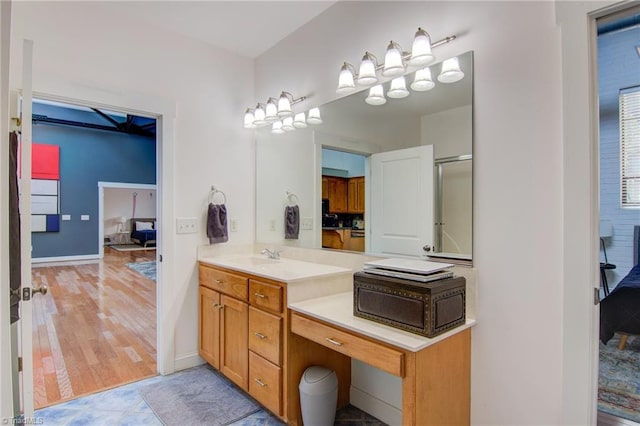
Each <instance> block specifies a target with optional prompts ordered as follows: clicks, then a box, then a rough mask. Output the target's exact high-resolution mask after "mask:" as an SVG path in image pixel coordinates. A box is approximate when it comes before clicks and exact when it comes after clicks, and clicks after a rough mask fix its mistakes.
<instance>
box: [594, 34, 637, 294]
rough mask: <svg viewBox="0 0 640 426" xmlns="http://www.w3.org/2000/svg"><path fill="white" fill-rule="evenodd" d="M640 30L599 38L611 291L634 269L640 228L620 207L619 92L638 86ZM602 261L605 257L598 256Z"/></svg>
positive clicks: (633, 213)
mask: <svg viewBox="0 0 640 426" xmlns="http://www.w3.org/2000/svg"><path fill="white" fill-rule="evenodd" d="M638 44H640V27H635V28H631V29H627V30H624V31H616V32H611V33H608V34H603V35H601V36H599V37H598V85H599V97H600V218H601V219H605V220H609V221H611V223H612V224H613V237H612V238H606V239H605V246H606V250H607V257H608V260H609V263H613V264H615V265H616V266H617V268H616V269H615V270H612V271H607V277H608V278H609V288H610V289H613V288H614V287H615V285H616V284H617V283H618V282H619V281H620V279H622V278H623V277H624V276H625V275H626V274H627V273H628V272H629V270H630V269H631V268H632V267H633V263H632V260H633V245H632V244H633V225H640V210H638V209H629V208H625V209H623V208H621V207H620V128H619V105H618V96H619V92H620V89H624V88H627V87H631V86H638V85H640V57H639V56H638V53H637V52H636V49H635V46H637V45H638ZM600 259H601V261H604V255H603V253H602V250H601V253H600Z"/></svg>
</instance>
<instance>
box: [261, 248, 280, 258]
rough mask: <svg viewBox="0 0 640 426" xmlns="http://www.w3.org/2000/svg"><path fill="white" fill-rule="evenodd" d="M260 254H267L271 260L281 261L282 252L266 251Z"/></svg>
mask: <svg viewBox="0 0 640 426" xmlns="http://www.w3.org/2000/svg"><path fill="white" fill-rule="evenodd" d="M260 254H266V255H267V257H268V258H269V259H280V252H279V251H277V250H273V251H272V250H269V249H264V250H262V251H261V252H260Z"/></svg>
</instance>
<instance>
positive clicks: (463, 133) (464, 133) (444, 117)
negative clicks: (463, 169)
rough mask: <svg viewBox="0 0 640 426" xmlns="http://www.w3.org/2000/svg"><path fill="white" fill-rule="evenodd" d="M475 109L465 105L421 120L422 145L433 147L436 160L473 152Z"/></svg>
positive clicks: (426, 116)
mask: <svg viewBox="0 0 640 426" xmlns="http://www.w3.org/2000/svg"><path fill="white" fill-rule="evenodd" d="M472 117H473V108H472V106H471V105H465V106H461V107H458V108H451V109H448V110H445V111H441V112H436V113H434V114H429V115H425V116H423V117H422V118H421V119H420V128H421V133H422V145H433V151H434V156H435V159H436V160H437V159H438V158H444V157H454V156H457V155H464V154H470V153H471V152H472V149H471V147H472V141H473V137H472V131H473V120H472Z"/></svg>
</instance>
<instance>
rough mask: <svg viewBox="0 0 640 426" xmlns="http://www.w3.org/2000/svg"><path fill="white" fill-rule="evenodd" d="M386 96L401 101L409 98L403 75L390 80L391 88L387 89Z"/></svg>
mask: <svg viewBox="0 0 640 426" xmlns="http://www.w3.org/2000/svg"><path fill="white" fill-rule="evenodd" d="M387 96H389V97H390V98H394V99H402V98H406V97H407V96H409V91H408V90H407V83H406V82H405V80H404V76H403V75H401V76H400V77H396V78H394V79H393V80H391V86H390V87H389V91H388V92H387Z"/></svg>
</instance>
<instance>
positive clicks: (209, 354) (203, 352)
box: [198, 286, 222, 369]
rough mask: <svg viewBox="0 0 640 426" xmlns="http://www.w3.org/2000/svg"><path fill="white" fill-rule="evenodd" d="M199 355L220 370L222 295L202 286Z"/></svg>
mask: <svg viewBox="0 0 640 426" xmlns="http://www.w3.org/2000/svg"><path fill="white" fill-rule="evenodd" d="M199 294H200V297H199V298H200V303H199V305H200V306H199V313H200V321H199V333H198V353H199V354H200V356H201V357H202V358H204V359H205V361H207V362H208V363H209V364H211V365H212V366H213V367H214V368H216V369H220V311H221V307H222V305H221V304H220V293H218V292H217V291H213V290H211V289H208V288H206V287H204V286H200V292H199Z"/></svg>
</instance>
